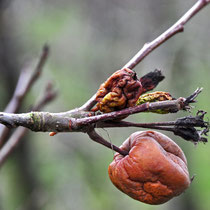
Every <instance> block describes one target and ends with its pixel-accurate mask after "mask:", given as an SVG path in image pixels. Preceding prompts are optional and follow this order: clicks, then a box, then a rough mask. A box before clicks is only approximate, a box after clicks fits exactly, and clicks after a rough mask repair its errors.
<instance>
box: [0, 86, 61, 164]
mask: <svg viewBox="0 0 210 210" xmlns="http://www.w3.org/2000/svg"><path fill="white" fill-rule="evenodd" d="M56 95H57V93H56V92H55V91H54V90H53V89H52V85H51V84H50V83H49V84H48V85H47V87H46V89H45V92H44V96H43V98H42V99H41V100H40V101H39V102H38V103H37V104H36V105H35V106H34V107H33V108H32V110H33V111H39V110H41V109H42V108H43V107H44V106H45V105H46V104H48V103H50V102H51V101H52V100H54V99H55V97H56ZM27 131H28V129H27V128H25V127H19V128H17V129H16V130H15V132H14V133H13V134H12V136H11V137H10V138H9V139H8V141H7V142H6V143H5V144H4V146H3V147H2V149H1V150H0V167H1V166H2V164H3V163H4V162H5V160H6V159H7V158H8V156H9V155H10V154H11V153H12V151H13V150H14V149H15V148H16V146H17V145H18V144H19V142H20V141H21V139H22V137H23V136H24V135H25V134H26V132H27Z"/></svg>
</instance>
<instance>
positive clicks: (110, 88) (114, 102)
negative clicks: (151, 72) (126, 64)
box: [96, 68, 142, 113]
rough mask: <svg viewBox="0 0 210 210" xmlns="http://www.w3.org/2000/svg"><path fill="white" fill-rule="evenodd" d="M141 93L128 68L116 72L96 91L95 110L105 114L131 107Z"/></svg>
mask: <svg viewBox="0 0 210 210" xmlns="http://www.w3.org/2000/svg"><path fill="white" fill-rule="evenodd" d="M141 93H142V85H141V82H140V81H139V80H138V79H137V76H136V73H135V72H133V71H132V70H130V69H128V68H124V69H121V70H118V71H116V72H115V73H114V74H112V75H111V76H110V77H109V78H108V79H107V80H106V81H105V82H104V83H103V84H102V85H101V86H100V88H99V90H98V91H97V93H96V101H97V102H98V103H97V104H96V110H100V111H101V112H105V113H107V112H112V111H117V110H121V109H124V108H127V107H132V106H134V105H135V104H136V101H137V100H138V98H139V96H140V95H141Z"/></svg>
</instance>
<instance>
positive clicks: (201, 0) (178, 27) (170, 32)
mask: <svg viewBox="0 0 210 210" xmlns="http://www.w3.org/2000/svg"><path fill="white" fill-rule="evenodd" d="M209 3H210V0H198V1H197V2H196V3H195V4H194V5H193V6H192V8H191V9H189V10H188V11H187V12H186V13H185V14H184V15H183V16H182V17H181V18H180V19H179V20H178V21H177V22H176V23H175V24H174V25H173V26H171V27H170V28H169V29H167V30H166V31H165V32H164V33H162V34H161V35H160V36H158V37H157V38H156V39H154V40H153V41H151V42H148V43H146V44H144V46H143V47H142V49H141V50H140V51H139V52H138V53H137V54H136V55H135V56H134V57H133V58H131V60H130V61H128V63H127V64H125V65H124V67H123V68H129V69H133V68H135V67H136V65H138V64H139V63H140V62H141V61H142V60H143V59H144V58H145V57H146V56H147V55H149V54H150V53H151V52H152V51H153V50H155V49H156V48H157V47H159V46H160V45H161V44H163V43H164V42H166V41H167V40H168V39H170V38H171V37H173V36H174V35H176V34H177V33H179V32H183V31H184V25H185V24H186V23H187V22H188V21H189V20H190V19H191V18H192V17H193V16H195V15H196V14H197V13H198V12H199V11H200V10H201V9H203V8H204V7H205V6H206V5H207V4H209ZM95 97H96V95H93V96H92V97H91V98H90V99H89V100H88V101H87V102H86V103H85V104H84V105H83V106H81V109H82V110H85V111H88V110H91V108H92V107H93V106H94V105H95V104H96V103H97V102H96V101H95Z"/></svg>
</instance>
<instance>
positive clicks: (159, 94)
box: [136, 91, 174, 114]
mask: <svg viewBox="0 0 210 210" xmlns="http://www.w3.org/2000/svg"><path fill="white" fill-rule="evenodd" d="M173 99H174V98H173V97H172V96H171V94H170V93H168V92H163V91H156V92H153V93H146V94H144V95H141V96H140V97H139V99H138V100H137V102H136V105H140V104H144V103H146V102H150V103H151V102H157V101H171V100H173ZM150 112H153V113H158V114H168V113H169V112H170V110H167V109H156V110H151V111H150Z"/></svg>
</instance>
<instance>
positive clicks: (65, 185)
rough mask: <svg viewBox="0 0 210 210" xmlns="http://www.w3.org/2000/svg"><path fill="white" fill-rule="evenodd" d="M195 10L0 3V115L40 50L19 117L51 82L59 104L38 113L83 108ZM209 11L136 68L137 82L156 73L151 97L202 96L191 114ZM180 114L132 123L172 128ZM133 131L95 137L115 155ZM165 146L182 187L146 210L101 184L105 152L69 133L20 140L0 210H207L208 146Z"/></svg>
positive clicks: (206, 64)
mask: <svg viewBox="0 0 210 210" xmlns="http://www.w3.org/2000/svg"><path fill="white" fill-rule="evenodd" d="M195 2H196V1H195V0H186V1H182V0H176V1H168V0H156V1H154V0H141V1H139V0H121V1H119V0H106V1H105V0H60V1H56V0H36V1H32V0H13V1H10V0H2V1H0V98H1V100H0V110H4V107H5V106H6V104H7V103H8V101H9V100H10V98H11V95H12V93H13V90H14V88H15V85H16V82H17V79H18V76H19V73H20V70H21V69H22V68H24V66H25V65H32V66H33V65H35V64H36V61H37V60H36V59H37V58H38V56H39V54H40V52H41V48H42V46H43V45H44V43H48V44H49V45H50V49H51V54H50V57H49V60H48V62H47V65H46V66H45V68H44V72H43V74H42V76H41V77H40V79H39V80H38V82H37V83H36V84H35V85H34V86H33V88H32V90H31V91H30V93H29V94H28V95H27V98H26V99H25V101H24V106H23V107H22V110H21V111H22V112H25V111H27V110H28V108H29V107H30V106H31V105H32V104H34V103H35V102H36V101H37V100H38V99H39V98H40V97H41V95H42V93H43V89H44V87H45V85H46V83H47V82H48V81H52V82H53V84H54V86H55V88H56V89H57V90H58V92H59V95H58V97H57V99H56V100H55V101H54V102H53V103H51V104H50V105H48V106H47V107H45V111H51V112H60V111H67V110H69V109H72V108H74V107H78V106H80V105H82V104H83V103H84V102H85V101H87V100H88V99H89V98H90V97H91V96H92V95H93V94H94V93H95V92H96V90H97V89H98V87H99V85H100V84H101V83H102V82H103V81H104V80H106V78H107V77H108V76H110V75H111V74H112V73H113V72H114V71H115V70H117V69H119V68H121V67H122V66H123V65H124V64H125V63H127V62H128V61H129V59H130V58H131V57H132V56H133V55H134V54H135V53H136V52H137V51H138V50H139V49H140V48H141V47H142V46H143V44H144V43H145V42H148V41H151V40H153V39H154V38H156V37H157V36H158V35H159V34H161V33H162V32H164V31H165V30H166V29H167V28H169V27H170V26H171V25H172V24H173V23H175V21H176V20H178V18H179V17H181V15H183V14H184V13H185V12H186V11H187V10H188V9H189V8H190V7H191V6H192V5H193V4H194V3H195ZM209 18H210V6H208V7H207V8H205V9H204V10H202V11H201V12H200V13H199V14H198V15H196V17H194V18H193V19H192V20H191V21H190V22H189V23H188V24H187V25H186V27H185V32H184V33H181V34H178V35H176V36H175V37H173V38H172V39H170V40H168V41H167V42H166V43H165V44H163V45H161V46H160V47H159V48H157V49H156V50H155V51H154V52H153V53H151V54H150V55H149V56H148V57H146V58H145V59H144V60H143V62H141V63H140V64H139V65H138V66H137V67H136V68H135V71H136V72H137V74H138V75H139V76H142V75H144V74H145V73H147V72H149V71H152V70H154V69H155V68H159V69H161V70H162V72H163V74H164V75H165V76H166V79H165V80H164V81H163V82H162V83H161V84H160V85H159V86H158V87H157V88H156V90H163V91H169V92H170V93H171V94H172V95H173V96H174V97H179V96H188V95H189V94H191V93H192V92H193V91H194V90H195V89H196V88H197V87H203V88H204V90H203V92H202V94H201V95H200V96H199V98H198V103H197V104H196V105H195V109H194V110H195V111H193V114H195V113H196V111H197V110H198V109H203V110H206V111H208V116H209V113H210V106H209V104H210V95H209V89H210V21H209ZM186 114H188V113H184V112H181V113H179V114H168V115H164V116H163V115H157V114H137V115H135V116H132V117H129V120H133V121H136V122H153V121H163V120H174V119H176V118H177V117H180V116H185V115H186ZM136 130H137V129H132V128H129V129H107V130H103V129H101V130H99V131H98V132H99V133H100V134H101V135H103V137H104V138H106V139H107V140H109V141H112V142H113V143H114V144H116V145H120V144H121V143H122V142H123V141H124V140H125V139H126V138H127V137H128V136H129V135H130V134H131V133H132V132H134V131H136ZM165 134H166V135H169V136H170V137H171V138H173V139H174V140H175V141H176V142H177V143H178V144H179V145H180V146H181V147H182V149H183V150H184V152H185V154H186V157H187V159H188V164H189V170H190V174H191V176H192V175H196V177H195V179H194V181H193V183H192V185H191V187H190V188H189V189H188V190H187V191H186V192H185V193H184V194H182V195H181V196H179V197H177V198H174V199H172V200H171V201H169V202H167V203H166V204H163V205H159V206H150V205H146V204H143V203H140V202H138V201H135V200H133V199H131V198H130V197H128V196H126V195H124V194H123V193H121V192H120V191H118V190H117V189H116V188H115V187H114V186H113V185H112V183H111V182H110V180H109V177H108V173H107V168H108V165H109V163H110V162H111V161H112V158H113V152H112V151H111V150H108V149H107V148H105V147H103V146H101V145H98V144H96V143H94V142H92V141H91V140H90V139H89V138H88V137H87V135H85V134H77V133H73V134H71V133H66V134H58V135H56V136H54V137H49V135H48V134H47V133H33V132H28V134H27V135H26V136H25V137H24V138H23V139H22V143H21V144H20V145H19V146H18V147H17V148H16V150H15V152H14V153H13V154H12V155H11V156H10V158H9V159H8V160H7V162H6V163H5V164H4V165H3V167H2V168H1V169H0V209H3V210H26V209H30V210H38V209H43V210H58V209H59V210H76V209H77V210H83V209H84V210H99V209H100V210H105V209H113V210H124V209H125V210H126V209H130V210H136V209H141V210H160V209H161V210H175V209H179V210H185V209H191V210H198V209H199V210H206V209H209V208H210V199H209V198H210V155H209V154H210V145H209V143H207V144H206V145H204V144H198V145H197V146H194V145H193V144H192V143H190V142H186V141H184V140H182V139H181V138H179V137H175V136H173V135H171V134H169V133H167V132H166V133H165Z"/></svg>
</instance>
